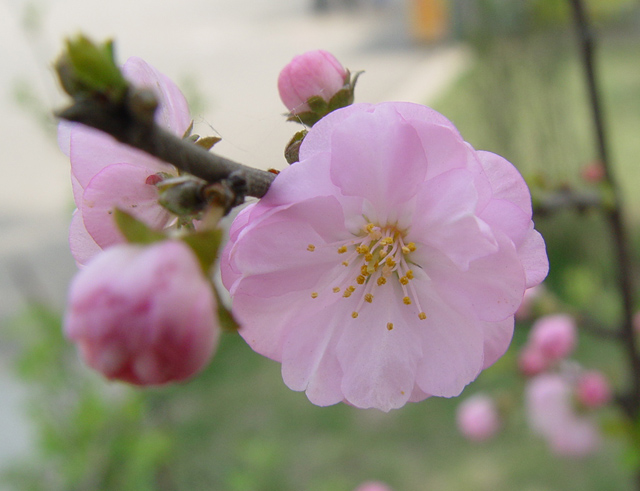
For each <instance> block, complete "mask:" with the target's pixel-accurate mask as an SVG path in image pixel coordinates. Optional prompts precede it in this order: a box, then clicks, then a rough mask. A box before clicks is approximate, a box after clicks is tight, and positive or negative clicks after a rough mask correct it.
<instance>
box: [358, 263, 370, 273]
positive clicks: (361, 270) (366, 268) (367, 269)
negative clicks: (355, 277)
mask: <svg viewBox="0 0 640 491" xmlns="http://www.w3.org/2000/svg"><path fill="white" fill-rule="evenodd" d="M360 272H361V273H362V276H369V274H370V273H369V268H368V266H367V265H366V264H365V265H364V266H361V267H360Z"/></svg>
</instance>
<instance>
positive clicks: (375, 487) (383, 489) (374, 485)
mask: <svg viewBox="0 0 640 491" xmlns="http://www.w3.org/2000/svg"><path fill="white" fill-rule="evenodd" d="M353 491H391V488H390V487H389V486H387V485H386V484H385V483H383V482H380V481H367V482H363V483H362V484H361V485H360V486H358V487H357V488H356V489H354V490H353Z"/></svg>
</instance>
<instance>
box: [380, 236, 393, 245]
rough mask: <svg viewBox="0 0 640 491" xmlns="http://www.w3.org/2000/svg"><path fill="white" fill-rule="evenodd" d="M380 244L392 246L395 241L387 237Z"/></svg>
mask: <svg viewBox="0 0 640 491" xmlns="http://www.w3.org/2000/svg"><path fill="white" fill-rule="evenodd" d="M380 244H382V245H391V244H393V239H392V238H391V237H385V238H384V239H382V240H381V241H380Z"/></svg>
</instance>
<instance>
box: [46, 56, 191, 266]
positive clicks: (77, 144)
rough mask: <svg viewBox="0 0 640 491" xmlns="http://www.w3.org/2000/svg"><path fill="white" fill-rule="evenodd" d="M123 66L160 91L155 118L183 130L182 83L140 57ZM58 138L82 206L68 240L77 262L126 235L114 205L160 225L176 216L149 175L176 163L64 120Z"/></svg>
mask: <svg viewBox="0 0 640 491" xmlns="http://www.w3.org/2000/svg"><path fill="white" fill-rule="evenodd" d="M122 71H123V73H124V76H125V77H126V78H127V79H128V80H129V81H131V82H132V83H134V84H135V85H137V86H140V87H148V88H150V89H152V90H153V91H154V92H155V93H156V96H157V97H158V99H159V101H160V106H159V108H158V110H157V113H156V121H157V122H158V124H160V125H162V126H163V127H165V128H166V129H168V130H169V131H171V132H173V133H175V134H176V135H179V136H182V135H183V134H184V133H185V131H186V130H187V129H188V127H189V125H190V123H191V118H190V116H189V109H188V107H187V102H186V100H185V98H184V96H183V95H182V93H181V92H180V90H179V89H178V87H176V85H175V84H174V83H173V82H172V81H171V80H169V79H168V78H167V77H166V76H165V75H163V74H161V73H160V72H158V71H157V70H156V69H155V68H153V67H151V66H150V65H148V64H147V63H146V62H145V61H143V60H141V59H140V58H129V59H128V60H127V62H126V63H125V64H124V65H123V67H122ZM58 143H59V145H60V148H61V149H62V151H63V152H65V153H66V154H67V155H68V156H69V158H70V160H71V182H72V184H73V196H74V199H75V202H76V206H77V208H78V209H77V210H76V211H75V213H74V215H73V220H72V222H71V229H70V233H69V244H70V246H71V253H72V254H73V256H74V258H75V259H76V261H77V262H78V263H79V264H85V263H86V262H87V261H88V260H89V259H90V258H91V257H93V256H94V255H95V254H96V253H98V252H100V250H101V249H103V248H105V247H108V246H110V245H113V244H118V243H121V242H123V241H124V239H123V237H122V236H121V234H120V232H119V231H118V229H117V227H116V225H115V223H114V221H113V219H112V218H111V213H112V212H113V209H114V208H115V207H119V208H121V209H123V210H125V211H127V212H129V213H131V214H132V215H134V216H135V217H137V218H138V219H140V220H142V221H144V222H145V223H146V224H147V225H149V226H151V227H154V228H158V229H160V228H163V227H165V226H166V225H167V224H168V223H169V221H170V220H171V219H172V216H171V215H170V213H169V212H168V211H166V210H165V209H164V208H163V207H162V206H160V205H159V204H158V191H157V189H156V187H155V186H154V185H153V183H148V181H147V179H148V178H149V176H153V175H154V174H156V173H158V172H165V173H168V174H171V175H177V171H176V169H175V168H174V167H173V166H172V165H169V164H167V163H165V162H162V161H161V160H158V159H156V158H154V157H151V156H150V155H148V154H147V153H145V152H142V151H140V150H136V149H133V148H131V147H129V146H127V145H124V144H121V143H118V142H117V141H116V140H115V139H113V138H112V137H111V136H109V135H106V134H104V133H102V132H100V131H98V130H94V129H92V128H88V127H86V126H84V125H81V124H76V123H68V122H62V123H60V125H59V127H58Z"/></svg>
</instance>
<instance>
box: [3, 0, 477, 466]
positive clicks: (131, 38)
mask: <svg viewBox="0 0 640 491" xmlns="http://www.w3.org/2000/svg"><path fill="white" fill-rule="evenodd" d="M27 3H32V4H36V5H39V6H40V11H39V14H40V29H39V30H38V31H37V35H35V36H31V37H28V36H27V35H26V34H25V31H24V29H23V28H22V27H21V21H20V19H21V17H22V16H23V13H24V9H25V5H26V4H27ZM387 4H388V7H387V9H386V10H385V11H373V10H372V9H370V10H366V11H362V12H359V13H357V14H356V13H355V12H352V13H348V14H347V13H345V12H341V13H332V14H330V15H323V16H314V15H312V14H311V13H310V11H309V5H310V1H308V0H207V1H204V0H191V1H190V2H188V3H186V4H185V3H183V2H177V1H166V2H157V1H150V0H136V1H131V0H126V1H125V0H110V1H109V2H103V1H98V0H55V1H54V0H49V1H46V0H43V1H41V2H38V3H34V2H27V1H26V0H0V62H1V63H2V67H3V68H2V69H0V135H2V142H3V145H2V149H3V152H2V158H1V159H0V166H1V171H2V175H3V178H4V181H3V182H4V186H3V189H2V192H0V227H1V228H0V230H1V231H2V232H1V233H0V321H1V320H2V319H3V318H5V317H7V316H8V315H10V314H11V313H13V312H16V311H17V310H19V308H20V307H21V306H22V305H24V299H23V292H21V291H19V289H18V288H16V282H21V283H23V284H24V285H26V286H24V287H22V289H23V290H26V291H27V292H28V293H36V294H38V293H39V292H42V295H43V296H44V297H45V298H47V299H50V300H51V301H52V302H53V304H54V305H56V306H61V305H62V302H63V299H64V296H65V292H66V287H67V283H68V281H69V279H70V278H71V276H72V275H73V273H74V271H75V266H74V264H73V260H72V259H71V257H70V255H69V253H68V250H67V242H66V236H67V227H68V222H69V216H70V213H71V211H72V208H73V203H72V199H71V190H70V184H69V170H68V169H69V165H68V162H67V160H66V157H65V156H64V155H62V154H61V152H59V150H58V149H57V146H56V143H55V140H54V139H53V138H52V137H51V135H47V134H46V133H45V131H43V129H42V127H41V126H39V125H38V124H37V123H36V122H35V119H34V118H33V117H31V116H30V115H28V114H27V113H26V112H25V110H24V109H21V108H19V107H18V106H17V105H16V104H15V100H14V99H15V98H14V97H13V93H14V91H15V89H16V87H17V86H20V84H22V85H23V86H28V87H29V88H30V90H32V91H33V92H34V93H35V94H37V96H38V97H39V98H41V99H42V100H43V101H44V102H45V104H46V105H47V106H48V107H50V108H54V107H57V106H59V105H60V104H61V103H62V102H63V101H64V99H63V98H62V96H61V95H60V94H59V92H58V91H57V89H56V87H55V84H54V79H53V75H52V71H51V69H50V68H49V65H50V62H51V60H52V59H53V58H54V57H55V55H56V54H57V53H58V52H59V50H60V47H61V45H62V39H63V37H64V36H67V35H70V34H74V33H76V32H77V31H79V30H82V31H84V32H86V33H88V34H90V35H91V36H92V37H95V38H96V39H102V38H105V37H115V38H116V39H117V51H118V55H119V58H120V59H121V60H123V61H124V59H126V57H128V56H131V55H136V56H140V57H142V58H144V59H145V60H147V61H148V62H150V63H151V64H153V65H154V66H156V67H157V68H158V69H160V70H161V71H163V72H164V73H166V74H167V75H169V76H170V77H171V78H172V79H174V80H176V81H177V82H178V83H179V84H180V82H181V81H182V82H183V83H184V82H185V81H187V82H189V81H191V82H194V83H195V86H196V89H197V92H198V93H200V94H202V95H203V97H204V99H205V108H204V110H203V112H202V114H195V115H194V117H195V119H196V129H197V130H198V132H200V133H202V134H212V133H218V134H219V135H220V136H222V137H223V141H222V142H221V143H220V144H219V145H217V146H216V151H217V152H218V153H220V154H222V155H225V156H227V157H230V158H233V159H235V160H238V161H240V162H242V163H245V164H248V165H252V166H256V167H263V168H267V167H276V168H281V167H282V166H283V165H284V162H283V159H282V157H281V156H282V149H283V147H284V144H285V143H286V142H287V140H288V139H289V138H290V137H291V135H292V134H293V132H294V131H297V129H296V125H294V124H292V123H285V122H284V118H283V117H282V113H283V112H284V108H283V107H282V105H281V103H280V101H279V99H278V96H277V89H276V79H277V75H278V72H279V70H280V69H281V68H282V67H283V66H284V65H285V64H286V63H287V62H288V61H289V60H290V59H291V58H292V57H293V56H294V55H296V54H299V53H302V52H304V51H306V50H309V49H317V48H322V49H326V50H328V51H331V52H332V53H334V54H335V55H336V56H337V57H338V58H339V59H340V60H341V61H342V62H343V63H344V65H345V66H347V67H348V68H350V69H351V70H352V71H357V70H366V73H365V74H364V75H363V76H362V78H361V80H360V82H359V86H358V90H357V92H356V94H357V100H358V101H363V102H364V101H366V102H379V101H384V100H405V101H413V102H422V103H425V102H428V101H429V100H433V99H434V98H435V97H436V96H437V95H439V94H440V93H441V92H442V90H443V89H444V88H445V87H447V86H448V84H449V83H450V82H451V80H452V79H453V78H455V77H456V76H458V75H459V73H460V72H461V70H462V69H463V68H464V67H465V66H466V65H467V62H468V54H467V53H466V51H464V50H463V49H462V48H461V47H459V46H454V47H451V46H447V47H445V46H443V47H439V48H424V47H416V46H411V44H410V43H409V42H408V35H407V34H406V30H405V25H406V23H405V20H406V19H405V17H406V12H405V11H404V7H403V3H402V0H395V2H394V1H389V2H387ZM184 5H188V6H189V7H188V9H185V8H184V7H183V6H184ZM7 68H8V69H7ZM25 82H27V84H25ZM187 92H188V90H187ZM25 278H35V280H28V281H26V280H25ZM1 355H2V350H1V349H0V394H2V395H1V396H0V466H1V465H2V464H3V463H5V462H8V461H9V460H10V459H11V458H12V457H13V456H15V455H17V454H20V453H23V452H25V451H26V450H27V449H28V442H29V431H28V427H27V426H26V423H25V419H24V418H23V417H21V413H22V412H23V411H24V410H23V408H22V406H21V400H22V398H23V389H22V388H21V387H20V386H19V385H18V384H17V383H16V382H15V381H13V380H12V378H11V377H10V376H8V374H7V370H8V369H7V367H6V363H3V361H2V358H1Z"/></svg>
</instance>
